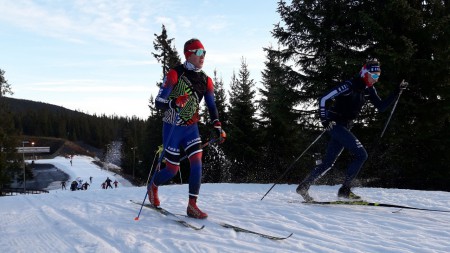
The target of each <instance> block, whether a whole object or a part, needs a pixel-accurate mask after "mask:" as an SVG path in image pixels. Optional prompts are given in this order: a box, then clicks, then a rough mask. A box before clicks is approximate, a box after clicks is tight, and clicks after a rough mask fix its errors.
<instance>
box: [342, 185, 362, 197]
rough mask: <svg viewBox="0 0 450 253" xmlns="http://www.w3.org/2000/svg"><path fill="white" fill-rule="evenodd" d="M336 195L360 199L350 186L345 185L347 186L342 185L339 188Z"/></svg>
mask: <svg viewBox="0 0 450 253" xmlns="http://www.w3.org/2000/svg"><path fill="white" fill-rule="evenodd" d="M338 197H339V198H345V199H351V200H360V199H361V197H360V196H358V195H356V194H354V193H353V192H352V191H351V190H350V187H347V186H342V187H341V188H339V191H338Z"/></svg>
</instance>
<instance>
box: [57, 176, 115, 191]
mask: <svg viewBox="0 0 450 253" xmlns="http://www.w3.org/2000/svg"><path fill="white" fill-rule="evenodd" d="M89 182H90V183H91V184H92V177H89ZM111 183H112V184H114V188H117V187H118V186H119V182H118V181H117V180H114V182H113V181H112V180H111V179H110V178H109V177H107V178H106V180H105V181H104V182H103V183H102V184H101V187H102V189H108V188H111V189H113V187H112V185H111ZM60 184H61V190H66V181H61V183H60ZM89 186H90V184H89V183H88V182H87V181H86V182H84V183H83V179H81V178H79V177H78V178H77V179H76V180H73V181H72V183H71V184H70V190H71V191H76V190H87V189H88V187H89Z"/></svg>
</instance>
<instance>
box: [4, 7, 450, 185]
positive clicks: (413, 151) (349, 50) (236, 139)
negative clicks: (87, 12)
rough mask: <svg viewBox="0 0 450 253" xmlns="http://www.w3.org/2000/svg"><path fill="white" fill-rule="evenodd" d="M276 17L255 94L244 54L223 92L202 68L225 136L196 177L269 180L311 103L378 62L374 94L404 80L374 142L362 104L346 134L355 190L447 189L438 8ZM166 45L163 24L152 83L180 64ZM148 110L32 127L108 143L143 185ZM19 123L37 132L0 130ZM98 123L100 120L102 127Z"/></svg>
mask: <svg viewBox="0 0 450 253" xmlns="http://www.w3.org/2000/svg"><path fill="white" fill-rule="evenodd" d="M276 11H277V12H278V13H279V15H280V22H279V23H278V24H276V25H274V28H273V30H272V36H273V37H274V38H275V39H276V40H277V41H278V44H277V45H276V46H268V47H267V48H264V52H265V54H266V55H265V56H266V60H265V68H264V70H263V71H262V80H261V85H262V86H261V88H256V82H255V81H254V79H252V77H251V74H252V73H250V71H249V70H248V65H247V63H246V61H245V57H244V56H243V57H242V60H241V63H240V66H239V70H238V71H237V72H236V73H233V75H232V77H231V82H230V84H229V89H228V90H226V89H225V88H224V83H223V80H222V78H220V77H218V76H217V70H216V71H214V73H208V74H212V75H211V77H212V78H213V81H214V84H215V95H216V104H217V108H218V110H219V115H220V119H221V121H222V124H223V129H224V130H225V131H226V132H227V136H228V137H227V140H226V142H225V143H223V144H222V145H219V146H216V145H212V146H209V147H207V148H205V149H204V173H203V176H204V180H203V181H204V182H258V183H265V182H273V181H274V180H276V179H277V178H278V177H279V176H280V175H281V174H282V173H283V172H284V171H285V169H286V168H287V166H288V165H290V164H291V163H292V162H293V161H294V160H295V158H296V157H297V156H298V155H299V154H300V153H302V151H303V150H304V149H305V148H306V147H307V146H308V145H309V144H310V143H311V142H312V141H313V140H314V139H315V138H316V137H317V136H318V135H319V134H320V133H321V132H322V131H323V130H322V129H321V127H320V123H319V120H318V115H317V99H318V98H319V97H320V96H321V95H322V94H323V93H324V92H326V91H327V90H329V89H330V88H332V87H334V86H335V85H338V84H339V83H340V82H342V81H344V80H346V79H348V78H350V77H352V76H353V75H354V74H356V73H358V72H359V70H360V68H361V66H362V64H363V63H364V62H365V60H366V59H368V58H372V57H375V58H378V60H380V61H381V64H382V65H381V68H382V76H381V79H380V82H379V83H377V91H378V93H379V95H380V97H382V98H383V97H386V96H387V95H388V94H389V93H390V92H391V91H392V90H393V89H395V87H396V85H398V83H400V82H401V81H402V80H403V79H405V80H406V81H408V82H409V84H410V85H409V89H408V90H406V91H405V92H403V94H402V96H401V98H400V101H399V104H398V106H397V108H396V111H395V112H394V114H393V119H392V120H391V122H390V124H389V126H388V128H387V132H386V134H385V135H384V136H383V137H382V138H380V133H381V130H382V129H383V127H384V125H385V123H386V122H387V118H388V116H389V113H378V112H377V111H376V110H374V108H373V107H372V106H370V105H368V106H366V107H365V108H364V110H363V112H362V114H361V116H360V117H359V118H358V120H357V121H356V122H355V125H354V127H353V132H354V133H355V134H356V135H357V136H358V138H359V139H360V141H361V142H362V143H363V144H364V146H365V147H366V149H367V150H368V152H369V160H368V161H367V162H366V164H365V165H364V167H363V169H362V171H361V173H360V175H359V176H358V178H359V179H360V183H361V184H362V185H365V186H380V187H398V188H412V189H434V190H450V185H449V184H448V180H447V178H448V177H449V176H450V168H449V167H450V166H449V164H450V157H449V156H448V153H449V148H448V147H449V146H450V136H449V135H450V131H449V130H450V127H449V125H450V107H449V102H448V100H449V95H450V90H449V89H450V82H449V74H450V73H449V72H450V64H449V62H450V49H449V47H448V45H450V36H448V33H447V32H446V31H449V30H450V29H449V28H450V6H449V3H448V1H412V0H408V1H407V0H393V1H328V0H325V1H291V2H290V3H287V2H285V1H279V2H278V7H277V10H276ZM172 43H173V38H169V36H168V34H167V30H166V28H165V26H164V25H163V26H162V31H161V34H155V40H154V42H153V48H154V52H153V53H152V55H153V57H155V58H156V59H157V60H158V62H159V63H160V64H161V67H162V72H161V79H160V80H162V79H163V76H164V75H165V74H166V73H167V71H168V70H169V69H170V68H172V67H174V66H176V65H177V64H180V63H181V58H180V56H179V54H178V52H177V50H176V48H175V47H174V46H173V45H172ZM2 75H3V73H2ZM155 85H158V86H160V85H161V81H158V82H157V83H155ZM0 87H7V86H0ZM3 90H4V88H3V89H2V92H3ZM148 105H149V110H150V116H149V117H148V118H147V119H145V120H140V119H137V118H131V119H130V118H125V119H123V118H120V117H113V118H109V117H106V116H105V117H103V116H100V117H94V118H90V119H89V120H87V121H86V119H85V120H84V121H83V119H82V118H83V117H81V116H80V117H79V121H76V122H71V123H68V125H66V126H65V127H64V126H62V125H58V124H56V125H54V126H53V127H50V125H52V124H51V123H49V124H48V127H46V129H51V130H39V131H42V132H44V131H45V132H49V131H52V132H53V133H55V135H62V136H65V137H66V138H69V139H70V138H76V139H80V138H82V139H84V138H86V139H84V140H89V141H93V140H95V142H96V143H94V144H95V145H99V146H101V145H104V144H105V143H107V142H108V141H111V140H114V139H115V140H117V139H120V140H121V141H122V142H123V145H122V147H123V163H122V167H123V168H124V171H125V172H126V173H128V174H131V173H135V175H136V178H139V179H140V180H141V182H145V181H146V179H147V178H148V174H149V171H150V169H151V168H152V164H153V161H154V160H155V157H156V158H157V153H156V151H157V150H158V147H159V146H160V145H161V142H162V133H161V132H162V130H161V129H162V121H161V119H162V114H161V112H160V111H158V110H156V108H155V107H154V97H152V96H150V99H149V104H148ZM50 114H51V113H50ZM27 117H34V119H35V120H40V121H42V124H43V125H44V124H45V122H46V121H45V120H44V119H42V118H41V114H36V115H34V116H30V115H28V116H26V114H25V115H23V116H22V117H21V119H22V120H21V121H19V122H20V124H21V126H22V128H20V127H18V124H19V123H18V120H12V121H11V122H10V123H5V122H4V121H2V123H0V124H1V126H2V127H5V125H8V126H14V127H13V128H12V129H19V128H20V131H22V132H24V129H26V127H25V126H26V125H27V123H26V120H24V119H25V118H27ZM48 117H52V116H48ZM48 117H47V118H48ZM13 118H14V117H13ZM37 118H40V119H37ZM61 118H62V116H60V117H59V119H61ZM52 120H54V119H52ZM106 121H108V122H109V123H111V124H110V125H109V126H105V125H104V123H105V122H106ZM50 122H51V121H50ZM88 122H89V123H88ZM14 124H16V125H14ZM199 124H200V132H201V134H202V139H203V141H207V140H209V138H210V130H211V125H210V122H208V115H207V112H206V110H205V109H204V108H203V109H202V120H201V121H200V122H199ZM69 126H71V127H72V128H70V127H69ZM75 126H76V127H77V128H79V129H82V130H75V129H74V127H75ZM6 127H7V126H6ZM42 128H44V127H43V126H42ZM0 129H1V128H0ZM5 129H8V128H5ZM68 129H69V130H70V131H67V130H68ZM2 131H3V132H5V131H7V130H4V129H3V130H2ZM34 131H37V130H34ZM0 133H2V132H1V131H0ZM39 133H41V132H39ZM6 135H8V134H6ZM2 136H5V134H3V135H2ZM0 137H1V136H0ZM326 141H327V136H326V135H324V136H323V137H322V138H321V139H320V140H319V141H318V142H317V143H316V144H315V145H314V146H313V147H312V148H311V149H310V150H309V152H308V153H307V154H306V155H305V156H304V157H302V159H300V160H299V161H298V162H297V163H296V164H295V166H294V168H293V169H292V171H291V172H290V173H289V174H288V175H287V176H286V177H285V178H282V180H281V182H283V183H298V182H299V181H300V180H301V179H302V178H303V177H304V176H305V175H306V174H307V173H308V172H309V171H310V170H311V169H312V168H313V166H314V163H315V161H316V160H318V159H320V157H321V156H322V155H323V154H324V151H325V145H326ZM4 143H6V142H4ZM2 145H3V144H2ZM2 156H3V152H2ZM349 159H351V157H350V155H349V154H347V153H345V152H344V153H343V155H342V156H341V157H340V158H339V159H338V161H337V162H336V164H335V167H336V169H335V170H333V171H332V173H328V174H327V176H325V177H324V178H322V179H321V181H322V183H330V184H332V183H336V182H339V181H340V180H339V179H340V178H341V177H342V175H343V174H344V173H343V172H344V170H345V169H346V165H347V164H348V161H349ZM185 162H186V161H185ZM2 166H3V165H2ZM181 172H182V177H181V178H182V180H183V181H184V182H185V181H187V178H188V174H189V170H188V164H184V163H182V169H181Z"/></svg>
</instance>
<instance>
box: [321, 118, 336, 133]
mask: <svg viewBox="0 0 450 253" xmlns="http://www.w3.org/2000/svg"><path fill="white" fill-rule="evenodd" d="M322 125H323V128H324V129H325V130H326V131H330V130H331V129H333V126H334V125H336V122H334V121H329V120H324V121H322Z"/></svg>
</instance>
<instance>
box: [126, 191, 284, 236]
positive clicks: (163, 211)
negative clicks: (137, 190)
mask: <svg viewBox="0 0 450 253" xmlns="http://www.w3.org/2000/svg"><path fill="white" fill-rule="evenodd" d="M130 201H131V202H132V203H134V204H137V205H142V203H138V202H136V201H133V200H130ZM144 207H146V208H149V209H152V210H155V211H157V212H159V213H161V214H163V215H165V216H166V217H168V218H170V219H171V220H173V221H175V222H177V223H178V224H180V225H182V226H184V227H187V228H190V229H193V230H202V229H203V228H204V227H205V225H202V226H201V227H199V226H195V225H193V224H191V223H189V222H187V221H185V220H183V219H180V217H179V216H183V217H188V216H187V215H179V214H174V213H172V212H170V211H168V210H166V209H164V208H162V207H155V206H154V205H151V204H144ZM208 221H209V222H213V223H215V224H217V225H219V226H221V227H224V228H230V229H233V230H234V231H236V232H242V233H249V234H254V235H258V236H260V237H263V238H266V239H270V240H284V239H287V238H289V237H291V236H292V235H293V233H291V234H289V235H288V236H274V235H269V234H265V233H261V232H257V231H253V230H250V229H246V228H242V227H238V226H235V225H232V224H229V223H225V222H219V221H211V220H208Z"/></svg>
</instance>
